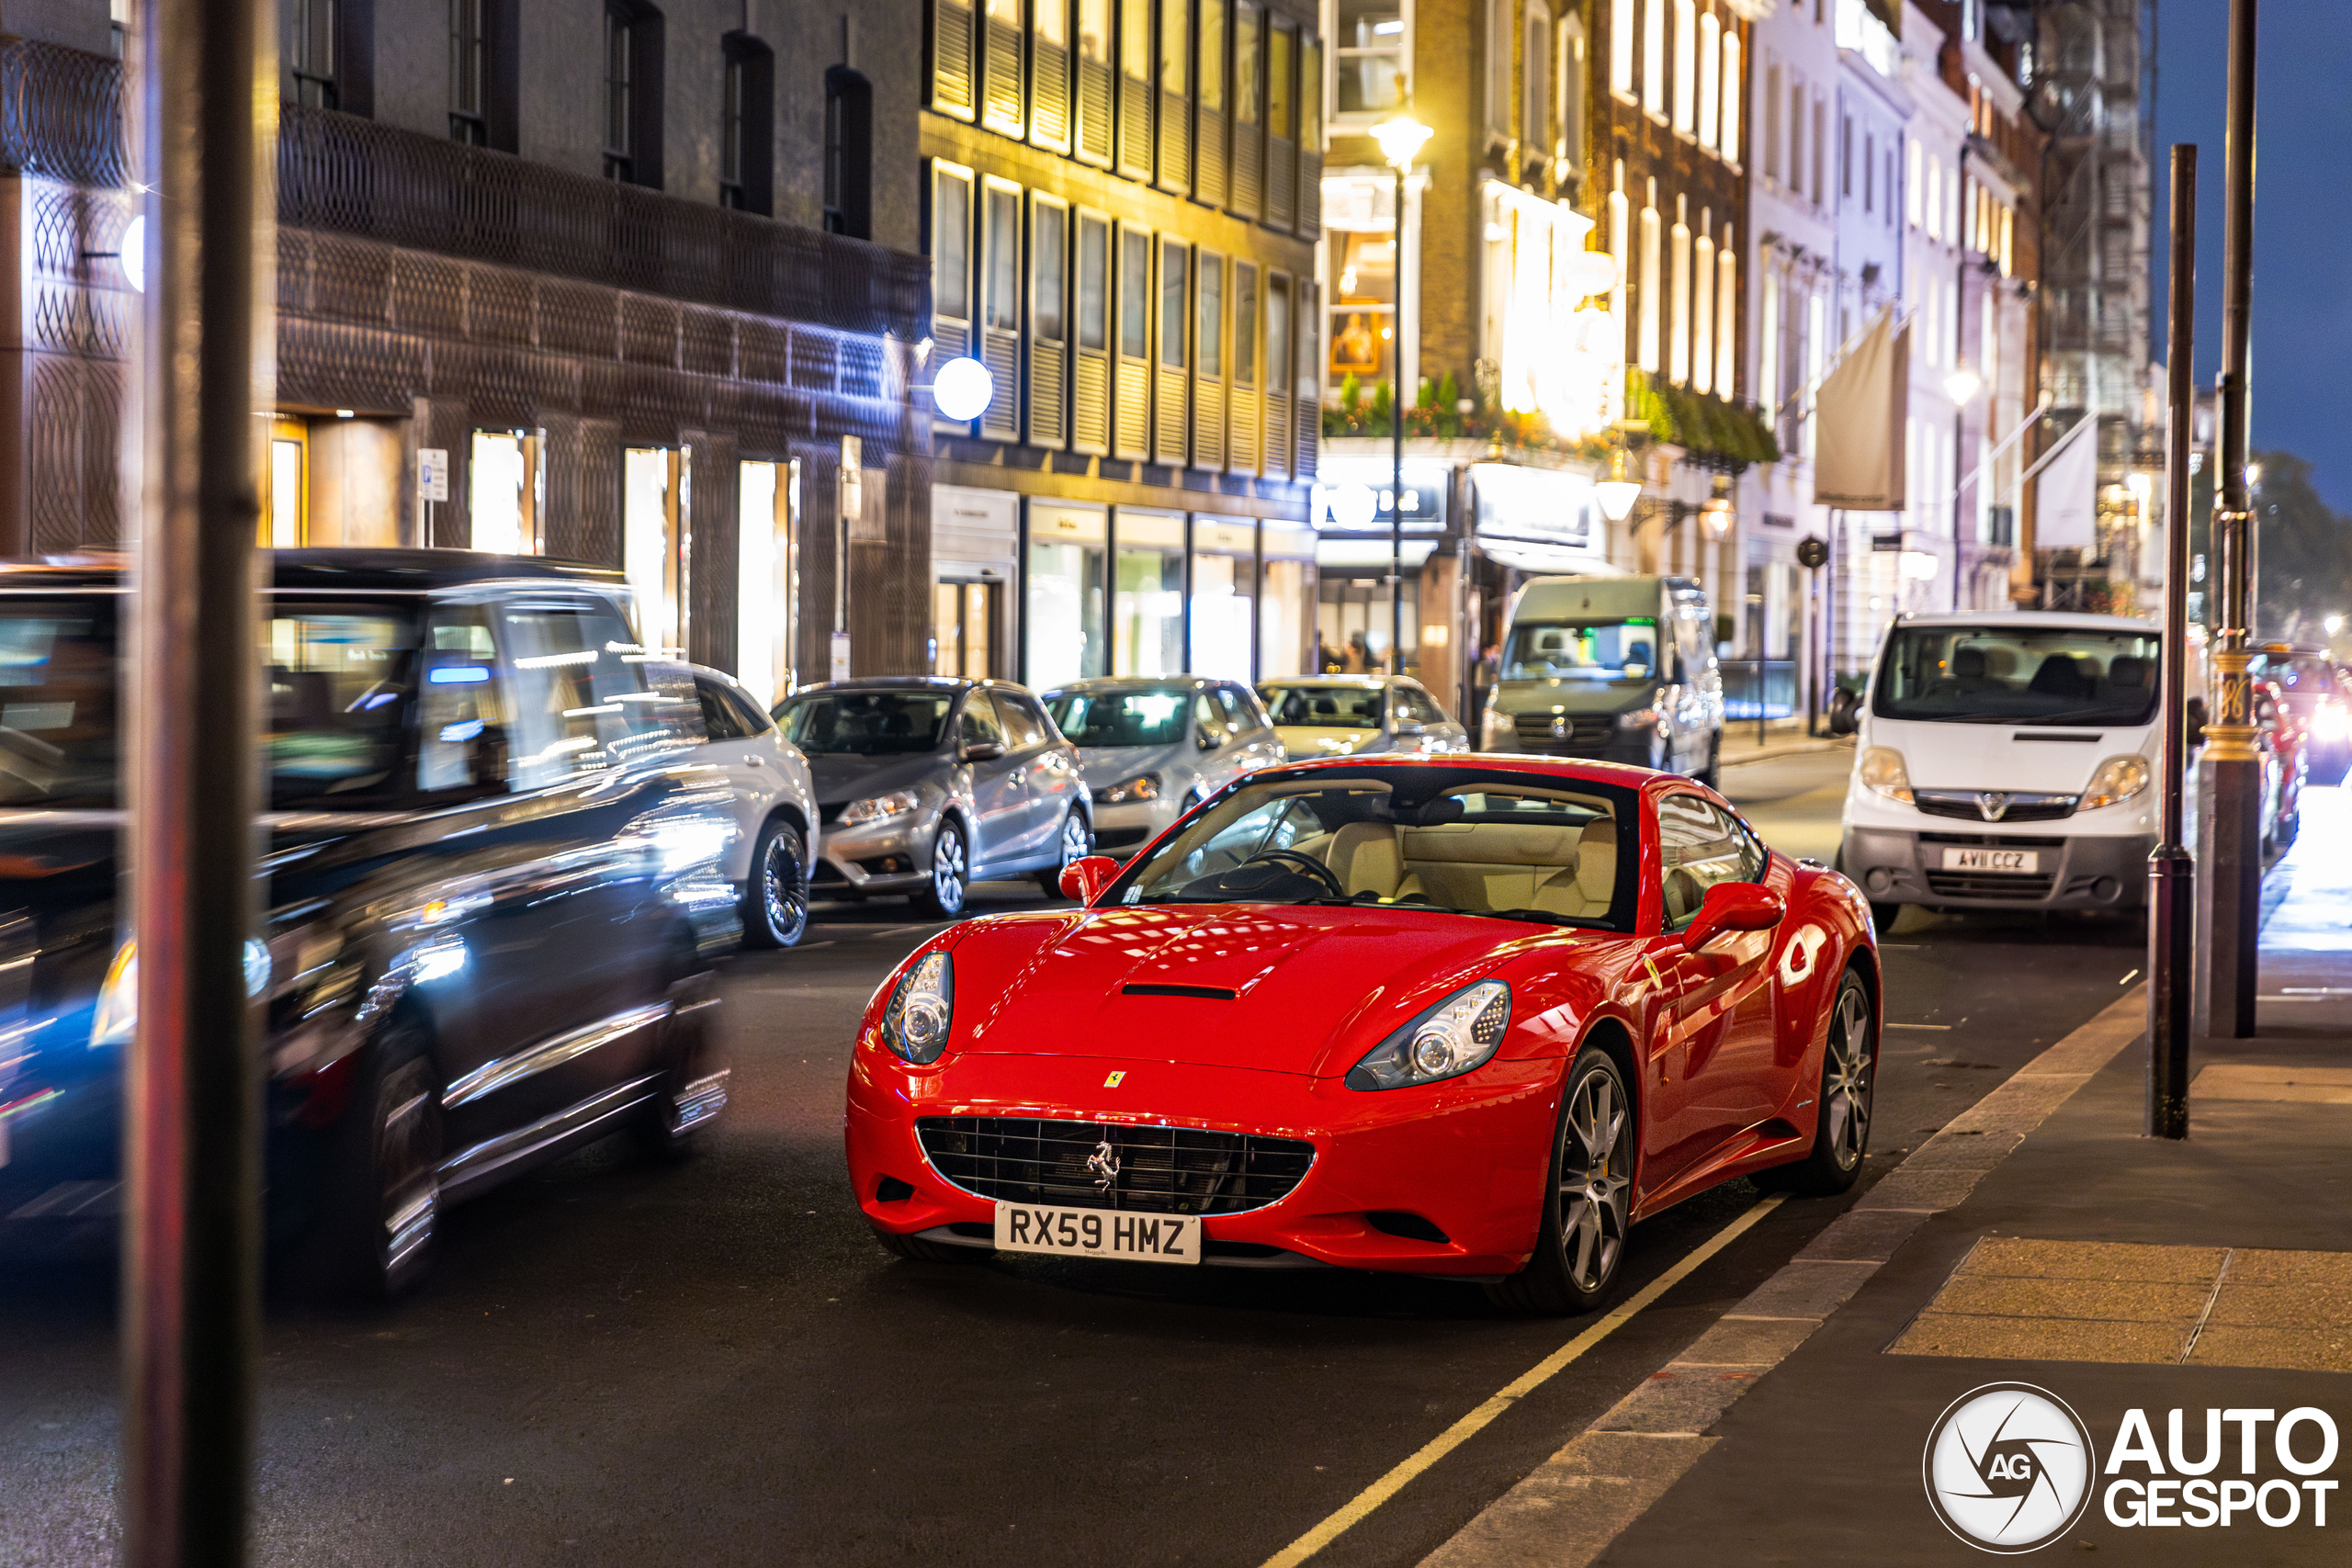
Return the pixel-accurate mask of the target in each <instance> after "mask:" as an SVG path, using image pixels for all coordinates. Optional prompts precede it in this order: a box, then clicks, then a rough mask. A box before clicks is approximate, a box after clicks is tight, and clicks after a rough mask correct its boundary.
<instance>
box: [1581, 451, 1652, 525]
mask: <svg viewBox="0 0 2352 1568" xmlns="http://www.w3.org/2000/svg"><path fill="white" fill-rule="evenodd" d="M1592 494H1593V499H1594V500H1596V501H1598V502H1600V514H1601V515H1602V516H1603V517H1606V518H1608V519H1609V521H1611V523H1623V521H1625V519H1626V518H1627V517H1628V516H1629V515H1631V514H1632V513H1633V510H1634V502H1636V501H1639V500H1640V499H1641V498H1642V482H1641V480H1639V479H1627V478H1626V477H1625V452H1624V448H1623V447H1619V448H1618V449H1617V450H1616V451H1614V452H1611V453H1610V454H1609V477H1608V478H1607V479H1603V480H1601V481H1600V483H1599V484H1597V485H1595V486H1593V487H1592Z"/></svg>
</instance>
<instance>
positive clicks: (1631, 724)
mask: <svg viewBox="0 0 2352 1568" xmlns="http://www.w3.org/2000/svg"><path fill="white" fill-rule="evenodd" d="M1665 717H1666V716H1665V715H1663V714H1661V713H1659V712H1658V711H1657V709H1656V708H1635V709H1634V711H1633V712H1631V713H1621V714H1619V715H1618V716H1617V728H1620V729H1648V728H1652V727H1653V726H1655V725H1657V724H1661V723H1663V722H1665Z"/></svg>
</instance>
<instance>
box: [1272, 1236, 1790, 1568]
mask: <svg viewBox="0 0 2352 1568" xmlns="http://www.w3.org/2000/svg"><path fill="white" fill-rule="evenodd" d="M1782 1201H1783V1200H1782V1199H1781V1198H1780V1197H1778V1196H1775V1197H1770V1198H1765V1199H1761V1200H1758V1202H1757V1203H1756V1204H1755V1206H1754V1207H1752V1208H1750V1209H1749V1210H1748V1211H1747V1213H1743V1214H1741V1215H1740V1216H1739V1218H1737V1219H1736V1220H1734V1221H1732V1223H1731V1224H1727V1225H1725V1226H1724V1228H1723V1229H1721V1230H1719V1231H1717V1232H1716V1233H1715V1234H1714V1235H1711V1236H1709V1237H1708V1238H1707V1239H1706V1240H1705V1241H1704V1242H1702V1243H1701V1244H1700V1245H1699V1246H1698V1247H1696V1248H1694V1249H1693V1250H1691V1252H1689V1253H1687V1254H1685V1255H1684V1256H1683V1258H1681V1260H1680V1261H1679V1262H1677V1263H1676V1264H1675V1265H1674V1267H1673V1268H1671V1269H1668V1270H1667V1271H1666V1272H1665V1273H1663V1274H1660V1275H1659V1276H1658V1277H1657V1279H1655V1280H1651V1281H1650V1282H1649V1283H1648V1284H1646V1285H1645V1286H1643V1287H1642V1288H1641V1289H1640V1290H1638V1291H1636V1292H1634V1293H1633V1294H1632V1295H1631V1296H1629V1297H1627V1298H1626V1299H1625V1300H1624V1301H1623V1303H1620V1304H1619V1305H1617V1306H1616V1307H1613V1308H1611V1311H1610V1313H1609V1314H1608V1315H1607V1316H1606V1317H1603V1318H1602V1319H1601V1320H1600V1322H1599V1323H1596V1324H1594V1325H1592V1326H1591V1327H1590V1328H1588V1329H1586V1330H1585V1331H1584V1332H1583V1333H1582V1334H1579V1335H1577V1337H1575V1338H1574V1339H1571V1340H1569V1341H1568V1342H1567V1343H1566V1345H1563V1346H1561V1347H1560V1348H1558V1349H1556V1350H1555V1351H1553V1352H1552V1353H1551V1354H1550V1355H1548V1356H1546V1357H1544V1359H1542V1360H1540V1361H1538V1362H1536V1363H1535V1365H1533V1366H1532V1367H1530V1368H1529V1369H1528V1370H1527V1371H1524V1372H1522V1373H1521V1374H1520V1376H1519V1377H1518V1379H1517V1380H1516V1381H1514V1382H1510V1383H1508V1384H1506V1385H1505V1386H1504V1387H1503V1389H1502V1390H1501V1391H1500V1392H1499V1393H1496V1394H1494V1395H1493V1396H1492V1397H1491V1398H1489V1399H1488V1400H1487V1402H1486V1403H1485V1404H1481V1405H1479V1406H1478V1408H1476V1410H1473V1411H1472V1412H1470V1414H1469V1415H1467V1416H1464V1417H1462V1419H1461V1420H1459V1421H1456V1422H1455V1423H1454V1424H1453V1426H1451V1427H1447V1428H1446V1429H1445V1430H1444V1431H1442V1432H1440V1433H1439V1434H1438V1435H1437V1436H1436V1437H1434V1438H1430V1440H1429V1441H1428V1442H1426V1443H1424V1444H1422V1445H1421V1447H1420V1449H1419V1450H1418V1451H1417V1452H1415V1453H1414V1454H1413V1455H1412V1457H1410V1458H1409V1459H1408V1460H1406V1461H1404V1462H1403V1463H1402V1464H1399V1465H1398V1466H1397V1467H1396V1468H1395V1469H1394V1470H1391V1471H1390V1472H1388V1473H1387V1474H1385V1475H1384V1476H1382V1477H1381V1478H1380V1479H1379V1480H1377V1481H1375V1482H1374V1483H1372V1484H1371V1485H1369V1486H1367V1487H1365V1488H1364V1489H1363V1491H1361V1492H1359V1493H1357V1494H1356V1495H1354V1496H1353V1497H1352V1498H1351V1499H1349V1501H1348V1503H1347V1505H1346V1506H1344V1507H1342V1508H1340V1511H1339V1512H1337V1513H1335V1514H1333V1515H1332V1516H1331V1517H1329V1518H1327V1519H1325V1520H1324V1521H1323V1522H1322V1523H1321V1524H1319V1525H1317V1526H1316V1527H1315V1528H1314V1529H1311V1530H1308V1531H1307V1532H1306V1534H1305V1535H1303V1536H1300V1537H1299V1538H1298V1539H1297V1540H1294V1541H1292V1542H1291V1543H1290V1544H1289V1545H1288V1546H1285V1547H1283V1549H1282V1550H1281V1551H1277V1552H1275V1553H1274V1554H1273V1555H1272V1557H1269V1558H1267V1559H1266V1561H1265V1563H1264V1564H1263V1568H1297V1564H1299V1563H1301V1562H1306V1560H1307V1559H1308V1558H1310V1557H1312V1556H1314V1555H1315V1554H1316V1553H1317V1552H1318V1551H1322V1550H1323V1549H1324V1548H1325V1547H1327V1546H1329V1545H1330V1544H1331V1542H1333V1541H1334V1540H1338V1539H1339V1538H1340V1535H1341V1534H1342V1533H1343V1532H1344V1531H1345V1530H1346V1529H1348V1528H1349V1527H1350V1526H1351V1525H1355V1524H1360V1523H1362V1522H1363V1519H1364V1518H1365V1517H1366V1516H1368V1515H1370V1514H1371V1512H1372V1511H1373V1510H1374V1508H1377V1507H1379V1506H1380V1505H1382V1504H1383V1503H1385V1502H1386V1501H1388V1499H1389V1498H1391V1497H1394V1496H1395V1495H1397V1493H1398V1492H1400V1491H1402V1490H1403V1489H1404V1487H1405V1483H1407V1482H1409V1481H1411V1480H1412V1479H1413V1478H1414V1477H1415V1476H1417V1475H1419V1474H1420V1473H1421V1472H1423V1471H1425V1470H1427V1469H1429V1468H1430V1466H1431V1465H1433V1464H1435V1463H1436V1462H1437V1461H1440V1460H1442V1459H1443V1458H1444V1457H1445V1456H1446V1455H1448V1454H1450V1453H1452V1452H1453V1450H1456V1449H1458V1448H1460V1447H1461V1446H1462V1445H1463V1444H1464V1443H1465V1442H1468V1441H1469V1440H1470V1439H1471V1438H1474V1437H1476V1435H1477V1434H1478V1433H1479V1432H1480V1431H1482V1430H1484V1429H1485V1428H1486V1427H1487V1425H1488V1424H1489V1423H1491V1422H1492V1421H1493V1420H1494V1419H1495V1417H1496V1416H1500V1415H1501V1414H1502V1413H1503V1412H1504V1411H1506V1410H1509V1409H1510V1407H1511V1406H1512V1405H1514V1404H1518V1403H1519V1402H1520V1400H1521V1399H1523V1398H1525V1397H1526V1396H1527V1395H1528V1394H1531V1393H1534V1392H1535V1391H1536V1390H1537V1389H1538V1388H1541V1387H1542V1386H1543V1385H1544V1383H1545V1382H1549V1381H1550V1380H1551V1379H1552V1377H1553V1376H1554V1375H1555V1374H1556V1373H1557V1372H1558V1371H1560V1370H1561V1369H1562V1368H1564V1367H1566V1365H1567V1364H1568V1363H1569V1362H1571V1361H1573V1360H1575V1359H1577V1357H1579V1356H1582V1355H1583V1354H1584V1353H1585V1352H1586V1351H1587V1350H1589V1349H1591V1348H1593V1347H1594V1346H1595V1345H1598V1344H1600V1342H1601V1341H1602V1340H1603V1339H1606V1338H1608V1337H1610V1336H1611V1334H1614V1333H1616V1332H1617V1330H1619V1329H1620V1328H1623V1327H1624V1326H1625V1325H1626V1324H1628V1323H1630V1322H1632V1321H1633V1319H1634V1315H1635V1314H1638V1313H1639V1312H1640V1311H1641V1310H1642V1309H1643V1308H1644V1307H1645V1306H1648V1305H1649V1304H1650V1303H1652V1302H1655V1301H1656V1300H1657V1299H1658V1297H1660V1296H1662V1295H1664V1294H1666V1292H1668V1291H1670V1290H1672V1289H1673V1288H1674V1287H1675V1286H1677V1285H1679V1284H1680V1283H1681V1282H1682V1281H1683V1280H1685V1279H1687V1278H1688V1277H1689V1276H1690V1275H1691V1271H1692V1270H1694V1269H1697V1268H1698V1267H1699V1266H1700V1265H1701V1264H1702V1263H1704V1262H1706V1261H1707V1259H1709V1258H1713V1256H1714V1255H1715V1254H1716V1253H1718V1252H1721V1251H1722V1250H1723V1249H1724V1247H1729V1246H1730V1245H1731V1244H1732V1243H1733V1242H1735V1241H1736V1240H1738V1239H1739V1238H1740V1237H1741V1236H1742V1235H1746V1234H1747V1231H1748V1230H1749V1228H1750V1227H1752V1226H1753V1225H1754V1224H1756V1222H1757V1221H1758V1220H1760V1219H1762V1218H1763V1217H1764V1216H1765V1215H1767V1214H1769V1213H1771V1212H1772V1211H1773V1210H1774V1209H1776V1208H1778V1207H1780V1205H1781V1202H1782Z"/></svg>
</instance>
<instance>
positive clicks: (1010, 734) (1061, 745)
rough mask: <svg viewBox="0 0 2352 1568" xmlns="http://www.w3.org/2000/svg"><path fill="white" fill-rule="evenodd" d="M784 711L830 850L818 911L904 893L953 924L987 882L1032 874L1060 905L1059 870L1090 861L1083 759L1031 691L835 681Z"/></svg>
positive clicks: (820, 871)
mask: <svg viewBox="0 0 2352 1568" xmlns="http://www.w3.org/2000/svg"><path fill="white" fill-rule="evenodd" d="M774 712H775V721H776V724H777V726H778V727H779V728H782V729H783V731H784V738H785V739H786V740H788V741H790V742H791V743H792V744H793V745H795V746H797V747H799V748H800V750H801V753H802V754H803V755H804V756H806V757H807V758H808V759H809V773H810V775H811V776H812V777H814V778H815V780H816V782H817V808H818V812H819V814H820V816H821V817H822V818H824V833H825V841H824V851H823V855H822V858H820V860H819V861H818V862H817V871H816V875H815V877H814V878H813V879H812V880H811V883H810V889H809V890H810V892H811V893H813V894H814V895H815V896H816V897H820V898H825V897H833V898H838V897H874V896H880V895H886V894H893V893H900V894H905V895H906V896H907V897H910V898H911V899H912V900H913V901H914V904H915V906H916V908H920V909H922V910H924V911H925V912H926V913H929V914H933V915H945V916H949V917H951V918H952V917H954V916H956V915H960V914H962V913H963V912H964V898H965V895H966V892H967V889H968V888H969V887H970V886H971V885H972V884H973V883H974V882H977V881H981V880H984V879H988V878H992V877H1012V876H1028V875H1035V877H1036V879H1037V885H1038V886H1041V887H1043V888H1044V889H1045V890H1046V893H1047V895H1049V896H1053V895H1057V894H1058V893H1059V892H1060V890H1061V874H1062V868H1063V867H1064V866H1067V865H1070V864H1074V863H1077V862H1079V861H1081V860H1083V859H1085V858H1086V856H1087V855H1088V854H1089V853H1090V852H1091V851H1092V847H1093V842H1094V839H1093V832H1094V827H1093V820H1094V819H1093V807H1094V801H1093V797H1092V796H1091V795H1090V794H1089V793H1088V791H1087V787H1086V780H1085V778H1084V776H1083V775H1082V774H1081V773H1080V771H1079V759H1078V748H1077V747H1075V746H1073V745H1071V744H1070V743H1069V740H1068V739H1065V738H1064V737H1063V735H1062V732H1061V731H1060V730H1058V729H1057V728H1054V721H1053V720H1052V719H1051V718H1048V717H1047V716H1046V710H1045V708H1044V707H1043V706H1041V705H1039V704H1038V701H1037V697H1036V694H1035V693H1033V692H1031V691H1030V690H1029V689H1028V688H1027V687H1025V686H1016V685H1014V684H1012V682H1007V681H962V680H955V679H951V678H949V677H946V676H938V675H910V676H903V677H873V678H869V679H865V680H860V681H833V682H826V683H824V684H821V685H816V686H809V687H806V688H804V689H802V690H800V691H797V692H795V693H794V694H792V695H791V696H789V697H786V699H785V700H784V701H782V702H780V703H778V704H776V705H775V709H774Z"/></svg>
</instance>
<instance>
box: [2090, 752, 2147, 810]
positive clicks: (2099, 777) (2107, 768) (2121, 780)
mask: <svg viewBox="0 0 2352 1568" xmlns="http://www.w3.org/2000/svg"><path fill="white" fill-rule="evenodd" d="M2153 776H2154V775H2153V774H2151V773H2149V771H2148V760H2147V759H2146V758H2145V757H2142V756H2138V755H2136V754H2134V755H2127V756H2122V757H2109V759H2108V760H2107V761H2104V762H2101V763H2100V764H2099V765H2098V772H2097V773H2093V774H2092V775H2091V783H2090V787H2089V788H2088V789H2086V790H2085V791H2083V798H2082V800H2081V802H2080V803H2079V804H2078V805H2077V806H2076V807H2075V809H2076V810H2078V811H2096V810H2098V808H2099V807H2102V806H2120V805H2122V804H2123V803H2124V802H2125V801H2127V800H2129V799H2131V797H2132V796H2133V795H2138V794H2139V793H2140V792H2141V791H2142V790H2143V789H2146V788H2147V787H2148V781H2149V779H2150V778H2151V777H2153Z"/></svg>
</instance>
